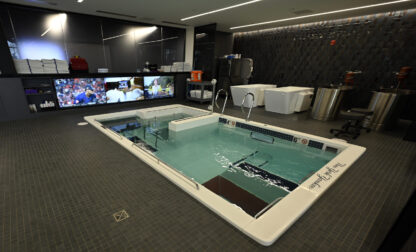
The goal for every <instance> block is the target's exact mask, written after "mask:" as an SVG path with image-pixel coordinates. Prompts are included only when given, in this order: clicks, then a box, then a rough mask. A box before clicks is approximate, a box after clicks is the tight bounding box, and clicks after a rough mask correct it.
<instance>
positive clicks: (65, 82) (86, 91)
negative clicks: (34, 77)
mask: <svg viewBox="0 0 416 252" xmlns="http://www.w3.org/2000/svg"><path fill="white" fill-rule="evenodd" d="M104 84H105V83H104V79H103V78H71V79H54V85H55V89H56V95H57V98H58V103H59V107H60V108H68V107H77V106H89V105H96V104H105V103H106V101H107V98H106V90H105V85H104Z"/></svg>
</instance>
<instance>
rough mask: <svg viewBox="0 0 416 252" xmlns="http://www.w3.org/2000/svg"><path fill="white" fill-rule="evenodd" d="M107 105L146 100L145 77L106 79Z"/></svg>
mask: <svg viewBox="0 0 416 252" xmlns="http://www.w3.org/2000/svg"><path fill="white" fill-rule="evenodd" d="M104 82H105V95H106V100H107V103H118V102H131V101H140V100H144V86H143V77H134V76H133V77H132V76H129V77H107V78H104Z"/></svg>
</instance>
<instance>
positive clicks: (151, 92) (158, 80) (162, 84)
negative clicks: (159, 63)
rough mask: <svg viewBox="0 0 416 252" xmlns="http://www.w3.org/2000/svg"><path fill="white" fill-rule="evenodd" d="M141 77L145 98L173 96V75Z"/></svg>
mask: <svg viewBox="0 0 416 252" xmlns="http://www.w3.org/2000/svg"><path fill="white" fill-rule="evenodd" d="M143 78H144V97H145V99H156V98H165V97H173V96H174V93H175V92H174V86H175V85H174V76H145V77H143Z"/></svg>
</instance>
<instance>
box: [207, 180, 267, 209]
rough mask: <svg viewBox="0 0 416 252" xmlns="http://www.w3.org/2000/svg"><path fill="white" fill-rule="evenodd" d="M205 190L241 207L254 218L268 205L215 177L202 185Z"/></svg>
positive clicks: (226, 181)
mask: <svg viewBox="0 0 416 252" xmlns="http://www.w3.org/2000/svg"><path fill="white" fill-rule="evenodd" d="M203 186H205V187H206V188H208V189H209V190H211V191H213V192H214V193H216V194H218V195H220V196H221V197H223V198H225V199H226V200H228V201H229V202H231V203H233V204H236V205H237V206H239V207H241V208H242V209H243V210H244V211H245V212H247V213H248V214H250V215H251V216H253V217H254V216H255V215H256V214H257V213H258V212H260V211H261V210H262V209H263V208H265V207H266V206H267V205H268V203H267V202H265V201H263V200H261V199H259V198H257V197H256V196H255V195H253V194H251V193H249V192H248V191H246V190H244V189H242V188H241V187H239V186H237V185H235V184H234V183H232V182H231V181H229V180H228V179H225V178H223V177H221V176H216V177H214V178H212V179H211V180H209V181H207V182H205V183H204V184H203Z"/></svg>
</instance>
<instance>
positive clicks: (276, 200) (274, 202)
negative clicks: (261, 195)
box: [254, 197, 283, 219]
mask: <svg viewBox="0 0 416 252" xmlns="http://www.w3.org/2000/svg"><path fill="white" fill-rule="evenodd" d="M281 199H283V197H279V198H277V199H275V200H273V201H272V203H270V204H268V205H267V206H266V207H265V208H263V209H262V210H261V211H260V212H258V213H257V214H256V215H254V218H256V219H257V218H258V217H260V216H261V215H262V214H264V212H266V211H267V210H269V209H270V208H271V207H272V206H274V205H276V203H277V202H279V201H280V200H281Z"/></svg>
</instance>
